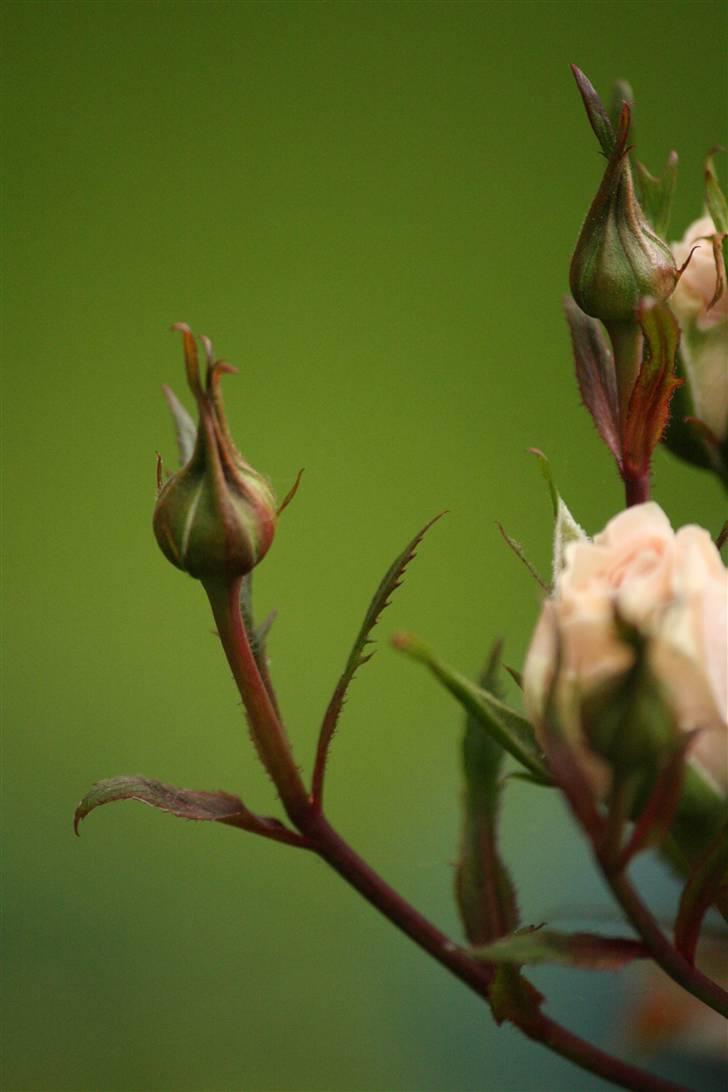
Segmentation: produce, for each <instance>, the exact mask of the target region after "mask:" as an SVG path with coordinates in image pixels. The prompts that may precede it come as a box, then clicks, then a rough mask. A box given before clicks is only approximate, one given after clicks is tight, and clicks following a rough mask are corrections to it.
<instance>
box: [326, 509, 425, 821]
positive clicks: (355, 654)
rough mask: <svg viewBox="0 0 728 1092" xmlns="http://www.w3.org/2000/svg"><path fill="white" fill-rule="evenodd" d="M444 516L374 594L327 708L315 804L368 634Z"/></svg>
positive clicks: (366, 656)
mask: <svg viewBox="0 0 728 1092" xmlns="http://www.w3.org/2000/svg"><path fill="white" fill-rule="evenodd" d="M444 514H445V513H444V512H440V513H438V515H436V516H435V518H434V519H431V520H430V521H429V523H426V524H425V526H424V527H423V528H422V530H421V531H419V532H418V533H417V534H416V535H415V537H414V538H413V539H412V541H411V542H409V543H408V544H407V545H406V546H405V548H404V550H403V551H402V553H401V554H400V555H399V556H398V557H397V558H395V560H394V561H393V562H392V564H391V565H390V567H389V569H388V570H387V572H386V573H385V575H384V578H383V580H382V582H381V583H380V585H379V587H378V588H377V590H376V592H375V593H374V598H373V599H372V601H371V603H370V604H369V609H368V610H367V612H366V615H365V616H364V621H363V623H362V626H361V629H360V630H359V632H358V634H357V636H356V640H355V641H354V644H353V646H352V649H351V652H350V653H349V658H348V660H347V661H346V666H345V668H344V671H343V673H342V675H341V678H340V679H339V681H338V683H337V684H336V689H335V690H334V693H333V694H332V696H331V701H330V702H329V705H328V708H327V710H326V713H325V715H324V719H323V723H322V725H321V731H320V732H319V739H318V746H317V748H316V762H315V765H314V771H313V783H312V796H313V799H314V801H316V802H317V803H318V804H320V802H321V799H322V796H323V785H324V774H325V770H326V760H327V757H328V753H329V747H330V746H331V740H332V739H333V736H334V732H335V731H336V725H337V723H338V720H339V714H340V713H341V710H342V707H343V705H344V701H345V699H346V693H347V690H348V689H349V684H350V683H351V680H352V679H353V678H354V675H355V674H356V671H357V669H358V668H359V667H361V665H362V664H365V663H366V662H367V660H370V659H371V658H372V656H373V655H374V652H373V651H372V652H366V651H365V650H366V647H367V645H369V644H371V638H370V636H369V634H370V633H371V631H372V630H373V629H374V627H375V626H376V624H377V622H378V621H379V617H380V615H381V613H382V611H383V610H384V609H385V607H388V606H389V603H390V597H391V596H392V595H393V593H394V592H395V591H396V590H397V588H398V587H399V586H400V584H401V583H402V578H403V576H404V573H405V569H406V568H407V566H408V565H409V563H410V561H412V560H413V558H414V556H415V554H416V552H417V547H418V546H419V544H420V542H421V541H422V539H423V538H424V537H425V535H426V534H427V532H428V531H429V529H430V527H432V525H433V524H434V523H437V521H438V520H439V519H441V517H442V516H443V515H444Z"/></svg>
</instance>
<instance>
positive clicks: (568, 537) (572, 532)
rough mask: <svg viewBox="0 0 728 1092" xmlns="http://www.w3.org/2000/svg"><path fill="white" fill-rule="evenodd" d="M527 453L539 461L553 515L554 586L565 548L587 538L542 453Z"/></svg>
mask: <svg viewBox="0 0 728 1092" xmlns="http://www.w3.org/2000/svg"><path fill="white" fill-rule="evenodd" d="M529 451H530V453H531V454H532V455H535V456H536V458H537V459H538V461H539V465H540V467H541V473H542V474H543V476H544V478H545V479H546V484H547V485H548V487H549V494H550V497H551V507H552V509H553V513H554V541H553V551H552V569H551V582H552V585H554V586H555V584H556V581H557V579H558V577H559V574H560V573H561V570H562V569H563V568H564V566H565V564H566V556H565V555H566V547H567V546H568V545H569V543H571V542H588V541H589V536H588V535H587V533H586V531H585V530H584V528H583V527H582V526H580V524H578V523H577V522H576V520H575V519H574V517H573V516H572V514H571V512H570V511H569V509H568V508H567V506H566V504H565V502H564V500H563V498H562V496H561V494H560V493H559V491H558V489H557V488H556V482H555V481H554V477H553V474H552V473H551V464H550V462H549V460H548V459H547V458H546V456H545V455H544V453H543V451H539V450H538V448H535V447H532V448H529Z"/></svg>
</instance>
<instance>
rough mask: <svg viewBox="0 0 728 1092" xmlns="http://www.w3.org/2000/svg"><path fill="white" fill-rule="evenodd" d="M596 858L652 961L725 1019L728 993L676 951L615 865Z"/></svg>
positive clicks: (623, 874)
mask: <svg viewBox="0 0 728 1092" xmlns="http://www.w3.org/2000/svg"><path fill="white" fill-rule="evenodd" d="M597 859H598V860H599V864H600V867H601V870H602V873H603V875H604V878H605V880H606V881H607V883H608V885H609V887H610V889H611V891H612V893H613V895H614V896H615V898H616V899H617V902H618V903H619V905H620V906H621V907H622V910H623V911H624V913H625V916H626V917H627V919H628V921H629V922H630V924H631V925H632V927H633V928H634V929H635V930H636V932H637V934H638V935H639V937H640V938H641V940H642V942H643V944H644V945H645V948H647V950H648V952H649V953H650V955H651V956H652V958H653V959H654V961H655V963H657V964H658V965H659V966H660V967H662V969H663V971H664V972H665V974H667V975H669V976H670V978H672V980H673V981H674V982H677V983H678V985H679V986H682V987H683V989H685V990H687V991H688V993H691V994H692V995H693V997H697V998H698V1000H700V1001H703V1002H704V1003H705V1004H706V1005H708V1006H709V1007H710V1008H711V1009H715V1011H716V1012H718V1013H720V1014H721V1016H725V1017H726V1018H728V993H726V991H725V990H724V989H722V988H721V987H720V986H719V985H718V983H717V982H714V981H713V980H712V979H711V978H708V977H707V975H704V974H703V973H702V971H700V970H698V968H697V967H695V966H693V964H692V963H690V962H689V961H688V960H687V959H685V957H684V956H683V955H681V954H680V952H678V950H677V948H675V946H674V945H673V944H672V943H671V941H670V939H669V938H668V937H666V936H665V934H664V933H663V931H662V929H661V928H660V926H659V924H658V922H657V920H656V919H655V918H654V916H653V914H652V912H651V910H650V909H649V908H648V907H647V906H646V905H645V904H644V903H643V902H642V899H641V898H640V897H639V895H638V894H637V892H636V891H635V889H634V887H633V886H632V884H631V883H630V881H629V878H628V877H627V876H626V875H625V873H624V872H622V871H620V870H619V869H617V868H614V867H613V866H612V864H611V862H609V861H605V860H604V859H603V858H602V856H601V855H600V854H599V853H597Z"/></svg>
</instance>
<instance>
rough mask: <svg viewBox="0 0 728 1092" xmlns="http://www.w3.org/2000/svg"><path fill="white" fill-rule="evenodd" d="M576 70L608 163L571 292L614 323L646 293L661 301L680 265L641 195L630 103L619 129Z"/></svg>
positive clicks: (579, 248) (630, 315)
mask: <svg viewBox="0 0 728 1092" xmlns="http://www.w3.org/2000/svg"><path fill="white" fill-rule="evenodd" d="M574 74H575V76H576V80H577V85H578V87H579V91H580V92H581V95H582V98H583V100H584V105H585V107H586V111H587V116H588V118H589V121H590V124H591V125H592V128H593V130H594V133H595V134H596V136H597V138H598V140H599V142H600V144H601V147H602V151H603V152H604V154H605V156H606V157H607V167H606V170H605V172H604V177H603V179H602V183H601V185H600V187H599V190H598V192H597V195H596V197H595V198H594V201H593V203H592V206H591V208H590V209H589V212H588V214H587V217H586V220H585V221H584V225H583V227H582V229H581V233H580V235H579V239H578V241H577V244H576V249H575V251H574V256H573V258H572V261H571V270H570V275H569V282H570V285H571V292H572V295H573V297H574V299H575V300H576V302H577V304H578V305H579V307H580V308H581V309H582V311H584V312H585V313H586V314H587V315H591V316H592V317H593V318H598V319H601V321H602V322H603V323H604V324H605V325H606V326H607V327H608V328H609V327H610V326H611V325H613V324H615V323H630V324H631V323H633V322H634V312H635V308H636V307H637V305H638V304H639V302H640V300H641V299H642V298H643V297H650V298H651V299H654V300H656V301H658V302H662V301H664V300H666V299H667V298H668V296H669V295H670V294H671V292H672V291H673V289H674V287H675V284H676V281H677V276H678V273H677V267H676V265H675V261H674V258H673V256H672V253H671V251H670V248H669V247H668V245H667V244H666V243H665V242H664V241H663V240H662V239H661V238H660V237H659V235H658V234H657V233H656V232H655V231H654V230H653V229H652V228H651V227H650V225H649V223H648V222H647V219H646V217H645V216H644V214H643V212H642V209H641V208H640V205H639V203H638V201H637V198H636V196H635V192H634V184H633V180H632V169H631V167H630V163H629V147H628V146H627V137H628V134H629V126H630V108H629V105H628V103H626V102H625V103H623V104H622V110H621V113H620V117H619V122H618V127H617V131H616V133H615V131H614V129H613V128H612V124H611V122H610V120H609V118H608V116H607V115H606V112H605V111H604V107H603V106H602V104H601V101H600V100H599V97H598V95H597V93H596V91H595V90H594V88H593V87H592V85H591V83H589V81H588V80H587V78H586V76H584V74H583V73H581V72H579V70H578V69H577V70H575V73H574Z"/></svg>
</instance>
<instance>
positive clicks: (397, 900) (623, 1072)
mask: <svg viewBox="0 0 728 1092" xmlns="http://www.w3.org/2000/svg"><path fill="white" fill-rule="evenodd" d="M205 590H206V591H207V594H208V596H209V599H210V603H211V606H212V610H213V614H214V616H215V621H216V622H217V626H218V632H219V634H220V639H221V641H222V644H223V647H224V649H225V653H226V656H227V659H228V663H229V664H230V668H231V670H232V673H233V676H234V678H235V681H236V683H237V685H238V689H239V690H240V694H241V697H242V699H243V704H244V706H245V709H246V712H247V715H248V721H249V724H250V729H251V734H252V736H253V741H254V743H255V745H256V748H257V750H258V753H259V754H260V757H261V759H262V761H263V764H264V766H265V768H266V770H267V771H268V773H269V774H270V775H271V777H272V778H273V781H274V782H275V785H276V788H277V789H278V792H279V794H280V797H281V800H282V802H283V805H284V807H285V809H286V813H287V814H288V817H289V819H290V820H291V821H292V822H293V823H294V825H295V826H296V827H297V828H298V830H299V831H300V832H301V834H302V835H303V836H304V838H305V840H306V848H308V849H312V850H313V851H314V852H315V853H317V854H318V855H319V856H320V857H321V858H322V859H323V860H324V861H326V862H327V864H329V865H330V866H331V867H332V868H333V869H334V870H335V871H336V872H338V873H339V875H340V876H341V877H342V878H343V879H344V880H346V882H347V883H348V884H350V885H351V886H352V887H353V888H354V889H355V890H356V891H358V892H359V894H360V895H362V896H363V897H364V898H365V899H366V900H367V901H368V902H369V903H371V905H372V906H374V907H375V908H376V909H377V910H379V912H380V913H381V914H383V915H384V917H386V918H387V919H388V920H389V921H391V922H392V924H393V925H395V926H396V927H397V928H398V929H400V930H401V931H402V932H403V933H405V934H406V936H408V937H409V938H410V939H411V940H412V941H414V943H415V944H417V945H419V947H420V948H422V949H423V951H425V952H427V953H429V955H431V956H432V957H433V959H436V960H437V962H438V963H440V964H441V965H442V966H444V967H446V968H447V969H448V970H449V971H450V972H451V973H452V974H454V975H455V977H456V978H458V979H460V981H461V982H463V983H464V984H465V985H467V986H469V987H470V989H471V990H473V991H474V992H475V993H476V994H478V996H479V997H482V998H483V999H484V1000H486V1001H487V1000H488V993H489V989H490V985H491V982H492V980H493V974H494V971H493V968H492V966H490V965H489V964H486V963H482V962H479V961H477V960H475V959H473V958H472V956H471V955H470V954H469V952H468V951H467V950H466V949H465V948H462V947H461V946H460V945H458V944H455V943H453V941H451V940H450V939H449V938H448V937H447V936H446V935H445V934H444V933H443V932H441V931H440V930H439V929H438V928H437V926H435V925H433V924H432V923H431V922H430V921H428V920H427V918H425V917H424V916H423V915H422V914H420V913H419V911H418V910H416V909H415V908H414V907H413V906H411V905H410V904H409V903H408V902H407V901H406V900H405V899H403V898H402V896H401V895H399V894H398V893H397V892H396V891H395V890H394V888H392V887H390V886H389V884H387V883H386V882H385V881H384V880H383V879H382V877H381V876H379V875H378V874H377V873H376V872H375V871H374V870H373V869H372V868H370V866H369V865H368V864H367V863H366V861H364V860H363V859H362V858H361V857H360V856H359V855H358V854H357V853H355V852H354V850H353V849H352V848H351V846H349V845H348V844H347V842H345V841H344V839H343V838H342V837H341V836H340V835H339V834H338V833H337V832H336V831H335V830H334V829H333V827H332V826H331V825H330V823H329V822H328V820H327V819H326V817H325V816H324V815H323V814H322V813H321V812H320V811H319V809H318V808H317V807H316V806H315V805H314V803H313V801H312V799H311V797H309V795H308V793H307V792H306V789H305V786H304V784H303V781H302V779H301V775H300V772H299V770H298V768H297V767H296V764H295V761H294V759H293V754H292V751H291V748H290V745H289V743H288V740H287V738H286V734H285V731H284V729H283V725H282V724H281V721H280V719H279V717H278V715H277V713H276V710H275V708H274V706H273V703H272V702H271V699H270V696H269V694H268V690H267V688H266V685H265V682H264V681H263V679H262V677H261V674H260V671H259V669H258V665H257V664H256V662H255V657H254V656H253V653H252V649H251V647H250V641H249V639H248V635H247V633H246V630H245V626H244V625H243V623H242V619H241V616H240V609H239V591H240V589H239V582H232V583H231V585H230V586H222V585H213V584H210V585H206V587H205ZM512 1020H513V1022H514V1023H515V1024H516V1026H518V1027H519V1028H520V1029H521V1031H522V1032H523V1033H524V1034H525V1035H527V1036H528V1037H529V1038H530V1039H533V1040H535V1041H537V1042H539V1043H542V1044H543V1045H544V1046H546V1047H548V1048H549V1049H550V1050H552V1051H554V1052H555V1053H556V1054H559V1055H561V1056H562V1057H563V1058H566V1059H568V1060H569V1061H571V1062H573V1063H574V1064H576V1065H578V1066H580V1067H581V1068H582V1069H586V1070H588V1071H590V1072H592V1073H595V1074H597V1075H598V1076H600V1077H602V1078H604V1079H605V1080H607V1081H611V1082H612V1083H613V1084H615V1085H618V1086H621V1087H623V1088H627V1089H634V1090H636V1092H679V1086H677V1085H674V1084H672V1083H671V1082H669V1081H665V1080H662V1079H661V1078H659V1077H654V1076H652V1075H651V1074H649V1073H646V1072H644V1071H643V1070H641V1069H638V1068H636V1067H635V1066H631V1065H628V1064H627V1063H625V1062H622V1061H620V1060H619V1059H618V1058H614V1057H613V1056H612V1055H610V1054H606V1053H605V1052H604V1051H601V1050H599V1049H598V1048H597V1047H595V1046H593V1045H592V1044H591V1043H588V1042H587V1041H586V1040H584V1039H581V1038H579V1036H577V1035H573V1034H572V1033H571V1032H570V1031H568V1030H567V1029H566V1028H563V1027H561V1026H560V1025H559V1024H558V1023H556V1022H555V1021H554V1020H551V1019H550V1018H549V1017H547V1016H545V1015H544V1014H543V1013H542V1012H541V1011H540V1010H539V1011H538V1012H536V1013H533V1012H530V1013H529V1014H528V1016H524V1018H523V1019H520V1018H519V1016H518V1015H514V1016H513V1017H512Z"/></svg>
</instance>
